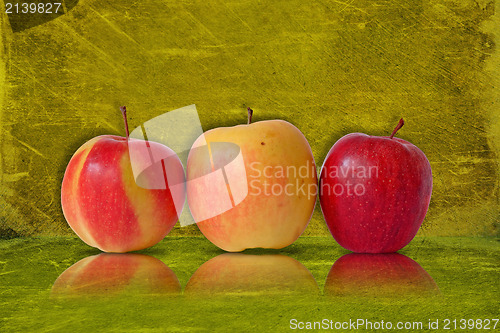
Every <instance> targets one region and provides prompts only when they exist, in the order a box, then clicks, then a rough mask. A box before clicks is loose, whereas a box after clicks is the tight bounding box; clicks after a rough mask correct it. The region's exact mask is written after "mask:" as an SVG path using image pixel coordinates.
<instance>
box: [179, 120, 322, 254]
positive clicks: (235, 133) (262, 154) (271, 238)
mask: <svg viewBox="0 0 500 333" xmlns="http://www.w3.org/2000/svg"><path fill="white" fill-rule="evenodd" d="M215 143H229V144H233V145H234V146H235V147H239V148H238V149H240V151H241V156H242V159H243V162H242V164H243V165H241V166H240V167H239V168H240V169H243V171H245V170H246V179H245V177H244V176H243V177H239V178H238V177H233V179H231V178H230V177H231V176H232V175H234V174H237V173H238V172H240V171H241V170H234V169H236V168H233V169H232V170H226V173H227V175H228V181H229V184H230V185H231V191H232V194H233V196H235V194H237V193H246V192H247V190H248V195H247V196H246V197H244V199H243V200H242V201H241V202H239V203H238V204H237V205H233V207H232V208H231V209H229V210H226V211H224V212H222V213H220V214H218V213H217V212H216V213H213V214H211V213H212V212H213V211H214V207H215V211H217V208H220V207H222V205H223V204H222V203H221V201H220V200H221V199H222V198H224V197H225V196H227V191H228V188H227V186H226V185H225V184H222V186H219V185H217V184H214V183H213V182H212V181H211V180H210V179H209V177H206V175H208V174H210V173H212V172H213V170H215V169H217V168H220V167H223V166H225V165H227V164H228V163H229V162H230V161H231V159H232V158H233V155H234V154H233V153H234V152H230V151H229V150H230V149H224V148H221V149H211V151H210V153H209V154H204V153H202V152H200V150H199V149H196V147H202V146H204V145H205V146H206V145H207V144H208V145H212V144H215ZM214 147H215V145H214ZM208 155H210V158H209V156H208ZM212 163H213V165H214V168H215V169H214V168H213V167H212ZM266 167H268V169H266V170H265V168H266ZM280 167H281V168H290V170H292V168H295V170H297V169H299V168H300V167H302V168H303V169H302V170H303V171H304V170H305V169H306V168H308V169H307V170H308V171H307V172H305V171H304V172H302V175H300V174H299V172H298V171H297V173H296V174H294V173H293V172H292V171H290V172H285V174H284V175H279V176H277V177H274V176H276V173H274V171H276V172H277V171H278V168H280ZM269 168H273V170H274V171H270V169H269ZM282 176H283V177H282ZM235 179H236V180H235ZM193 180H196V182H195V181H193ZM297 184H299V185H298V186H296V185H297ZM288 185H289V186H290V187H289V188H287V191H285V190H284V188H285V187H286V186H288ZM266 186H267V188H266ZM272 186H276V187H275V188H276V189H280V188H281V189H282V190H283V191H282V192H281V193H279V190H276V191H275V192H274V193H273V192H272V190H270V189H271V188H272ZM301 186H302V187H301ZM300 188H301V189H303V190H304V191H302V192H301V191H300ZM286 192H288V194H290V193H291V194H292V195H288V194H287V193H286ZM209 193H210V194H209ZM316 196H317V174H316V166H315V163H314V157H313V154H312V151H311V147H310V146H309V143H308V142H307V140H306V138H305V137H304V135H303V134H302V133H301V132H300V130H298V129H297V128H296V127H295V126H293V125H292V124H290V123H288V122H286V121H283V120H268V121H260V122H256V123H252V124H249V125H238V126H234V127H224V128H215V129H212V130H209V131H207V132H205V133H204V134H202V135H201V136H200V137H199V138H198V139H197V140H196V141H195V143H194V144H193V148H192V149H191V151H190V153H189V156H188V161H187V198H188V203H189V209H190V211H191V213H192V215H193V217H194V220H195V222H197V225H198V228H199V229H200V231H201V232H202V233H203V235H205V237H206V238H207V239H208V240H210V241H211V242H212V243H213V244H215V245H216V246H218V247H219V248H221V249H223V250H225V251H229V252H238V251H243V250H245V249H247V248H257V247H260V248H273V249H280V248H283V247H286V246H288V245H290V244H292V243H293V242H294V241H295V240H297V238H298V237H299V236H300V235H301V234H302V232H303V231H304V229H305V228H306V226H307V224H308V223H309V220H310V219H311V215H312V213H313V210H314V206H315V203H316ZM217 214H218V215H217ZM200 216H208V218H201V217H200Z"/></svg>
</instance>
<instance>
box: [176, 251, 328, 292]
mask: <svg viewBox="0 0 500 333" xmlns="http://www.w3.org/2000/svg"><path fill="white" fill-rule="evenodd" d="M318 292H319V290H318V285H317V283H316V280H315V279H314V277H313V276H312V274H311V273H310V272H309V270H308V269H307V268H306V267H304V265H302V264H301V263H300V262H298V261H297V260H295V259H293V258H290V257H288V256H285V255H281V254H267V255H248V254H243V253H224V254H221V255H219V256H217V257H215V258H212V259H210V260H209V261H207V262H206V263H204V264H203V265H201V266H200V268H198V270H196V272H195V273H194V274H193V276H191V278H190V279H189V281H188V283H187V285H186V288H185V290H184V294H185V295H189V296H220V295H256V294H257V295H259V294H262V295H270V294H278V295H282V294H318Z"/></svg>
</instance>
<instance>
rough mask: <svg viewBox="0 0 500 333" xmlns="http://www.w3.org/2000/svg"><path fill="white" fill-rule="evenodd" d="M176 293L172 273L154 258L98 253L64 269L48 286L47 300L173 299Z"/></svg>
mask: <svg viewBox="0 0 500 333" xmlns="http://www.w3.org/2000/svg"><path fill="white" fill-rule="evenodd" d="M180 291H181V286H180V283H179V280H178V279H177V276H176V275H175V273H174V272H173V271H172V270H171V269H170V268H169V267H168V266H167V265H165V264H164V263H163V262H161V261H160V260H158V259H156V258H154V257H151V256H148V255H144V254H130V253H128V254H110V253H101V254H98V255H95V256H91V257H87V258H84V259H82V260H80V261H78V262H77V263H76V264H74V265H73V266H71V267H69V268H68V269H66V270H65V271H64V272H63V273H62V274H61V275H60V276H59V277H58V278H57V280H56V281H55V283H54V285H53V286H52V290H51V298H72V297H75V298H78V297H115V296H120V295H122V296H123V295H175V294H179V293H180Z"/></svg>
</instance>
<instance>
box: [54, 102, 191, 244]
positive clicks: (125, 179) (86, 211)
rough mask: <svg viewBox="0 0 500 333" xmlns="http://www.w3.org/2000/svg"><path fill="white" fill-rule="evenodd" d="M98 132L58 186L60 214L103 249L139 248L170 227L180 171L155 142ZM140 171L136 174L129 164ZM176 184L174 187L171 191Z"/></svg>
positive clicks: (180, 198)
mask: <svg viewBox="0 0 500 333" xmlns="http://www.w3.org/2000/svg"><path fill="white" fill-rule="evenodd" d="M122 112H123V117H124V120H125V127H126V132H127V137H126V138H125V137H119V136H114V135H102V136H98V137H96V138H93V139H91V140H90V141H88V142H86V143H85V144H84V145H83V146H81V147H80V148H79V149H78V150H77V151H76V153H75V154H74V155H73V157H72V158H71V160H70V162H69V164H68V166H67V168H66V172H65V173H64V179H63V182H62V188H61V203H62V209H63V213H64V216H65V217H66V220H67V221H68V224H69V225H70V227H71V228H72V229H73V230H74V231H75V233H76V234H77V235H78V236H79V237H80V238H81V239H82V240H83V241H84V242H85V243H87V244H88V245H90V246H93V247H96V248H99V249H101V250H102V251H105V252H128V251H136V250H141V249H144V248H147V247H150V246H153V245H155V244H156V243H158V242H159V241H161V240H162V239H163V238H164V237H165V236H166V235H167V234H168V232H169V231H170V230H171V229H172V228H173V226H174V225H175V223H176V222H177V220H178V216H179V215H180V209H181V208H179V207H182V205H183V203H184V197H185V191H184V189H183V187H180V188H179V186H178V185H179V184H181V185H182V186H183V183H184V179H185V178H184V171H183V168H182V164H181V162H180V160H179V158H178V157H177V155H176V154H175V153H174V152H173V151H172V150H171V149H169V148H168V147H166V146H164V145H161V144H159V143H156V142H151V141H147V142H146V141H142V140H132V139H129V136H128V134H129V133H128V126H127V120H126V119H127V118H126V110H125V107H123V108H122ZM131 154H133V156H134V166H135V169H136V170H139V171H141V173H140V174H137V177H134V172H133V169H132V167H133V166H132V164H131V158H130V156H131ZM171 185H176V191H171Z"/></svg>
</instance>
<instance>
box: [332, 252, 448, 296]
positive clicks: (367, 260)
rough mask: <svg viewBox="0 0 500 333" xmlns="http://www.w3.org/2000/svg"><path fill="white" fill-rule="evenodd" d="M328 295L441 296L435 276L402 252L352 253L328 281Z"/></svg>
mask: <svg viewBox="0 0 500 333" xmlns="http://www.w3.org/2000/svg"><path fill="white" fill-rule="evenodd" d="M324 294H325V295H327V296H369V297H372V296H373V297H389V298H391V297H402V296H430V295H437V294H439V288H438V286H437V284H436V282H434V280H433V279H432V277H431V276H430V275H429V274H428V273H427V272H426V271H425V270H424V269H423V268H422V267H421V266H420V265H419V264H418V263H417V262H416V261H414V260H412V259H410V258H408V257H407V256H404V255H402V254H399V253H385V254H361V253H350V254H346V255H344V256H342V257H340V258H339V259H338V260H337V261H336V262H335V263H334V264H333V266H332V268H331V269H330V272H329V273H328V277H327V278H326V283H325V288H324Z"/></svg>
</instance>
